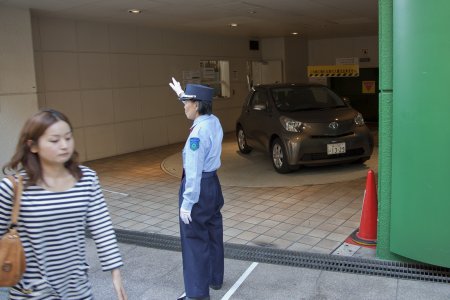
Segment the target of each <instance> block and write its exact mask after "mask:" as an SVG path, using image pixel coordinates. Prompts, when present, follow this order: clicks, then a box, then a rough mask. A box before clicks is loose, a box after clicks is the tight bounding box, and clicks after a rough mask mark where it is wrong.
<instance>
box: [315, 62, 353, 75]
mask: <svg viewBox="0 0 450 300" xmlns="http://www.w3.org/2000/svg"><path fill="white" fill-rule="evenodd" d="M358 76H359V65H330V66H308V77H358Z"/></svg>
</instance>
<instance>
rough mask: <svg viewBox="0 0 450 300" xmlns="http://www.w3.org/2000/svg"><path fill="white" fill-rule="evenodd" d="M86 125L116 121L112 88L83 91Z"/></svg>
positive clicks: (82, 99)
mask: <svg viewBox="0 0 450 300" xmlns="http://www.w3.org/2000/svg"><path fill="white" fill-rule="evenodd" d="M81 101H82V105H83V115H84V125H85V126H92V125H100V124H111V123H113V122H114V105H113V99H112V90H109V89H108V90H88V91H82V92H81Z"/></svg>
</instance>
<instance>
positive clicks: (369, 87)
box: [362, 80, 375, 94]
mask: <svg viewBox="0 0 450 300" xmlns="http://www.w3.org/2000/svg"><path fill="white" fill-rule="evenodd" d="M362 93H363V94H375V81H374V80H367V81H363V82H362Z"/></svg>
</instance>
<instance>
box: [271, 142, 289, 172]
mask: <svg viewBox="0 0 450 300" xmlns="http://www.w3.org/2000/svg"><path fill="white" fill-rule="evenodd" d="M270 153H271V158H272V165H273V168H274V169H275V171H277V172H278V173H281V174H286V173H289V172H291V171H292V170H293V168H291V166H290V165H289V164H288V163H287V155H286V150H285V149H284V145H283V143H282V142H281V140H280V139H279V138H276V139H275V140H274V141H273V142H272V145H271V147H270Z"/></svg>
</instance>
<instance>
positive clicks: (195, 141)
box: [189, 137, 200, 151]
mask: <svg viewBox="0 0 450 300" xmlns="http://www.w3.org/2000/svg"><path fill="white" fill-rule="evenodd" d="M199 147H200V139H199V138H197V137H193V138H190V139H189V148H191V150H192V151H195V150H197V149H198V148H199Z"/></svg>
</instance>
